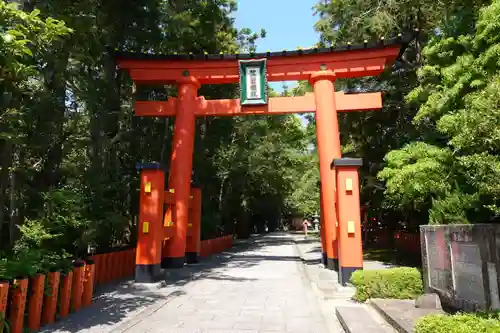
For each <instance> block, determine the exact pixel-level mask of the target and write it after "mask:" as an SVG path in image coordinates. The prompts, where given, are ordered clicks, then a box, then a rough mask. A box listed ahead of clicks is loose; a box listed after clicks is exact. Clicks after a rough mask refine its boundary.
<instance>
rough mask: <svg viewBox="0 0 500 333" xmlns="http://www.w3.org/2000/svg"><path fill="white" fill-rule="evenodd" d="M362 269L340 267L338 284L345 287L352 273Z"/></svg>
mask: <svg viewBox="0 0 500 333" xmlns="http://www.w3.org/2000/svg"><path fill="white" fill-rule="evenodd" d="M360 269H363V267H342V266H341V267H340V272H339V283H340V284H341V285H343V286H345V285H346V284H347V283H348V282H349V281H350V280H351V275H352V273H354V272H356V271H357V270H360Z"/></svg>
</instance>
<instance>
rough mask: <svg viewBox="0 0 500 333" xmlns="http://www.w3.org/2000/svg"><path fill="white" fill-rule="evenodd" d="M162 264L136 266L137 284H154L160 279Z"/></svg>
mask: <svg viewBox="0 0 500 333" xmlns="http://www.w3.org/2000/svg"><path fill="white" fill-rule="evenodd" d="M160 273H161V266H160V264H152V265H135V282H138V283H153V282H157V281H158V280H159V279H160Z"/></svg>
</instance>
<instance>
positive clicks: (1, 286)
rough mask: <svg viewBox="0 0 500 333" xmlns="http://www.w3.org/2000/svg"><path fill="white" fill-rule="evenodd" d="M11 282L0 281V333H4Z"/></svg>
mask: <svg viewBox="0 0 500 333" xmlns="http://www.w3.org/2000/svg"><path fill="white" fill-rule="evenodd" d="M9 286H10V285H9V282H8V281H0V333H2V332H3V327H4V320H5V319H6V318H5V313H6V311H7V301H8V299H9V298H8V296H9Z"/></svg>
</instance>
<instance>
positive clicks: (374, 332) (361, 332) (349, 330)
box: [335, 306, 386, 333]
mask: <svg viewBox="0 0 500 333" xmlns="http://www.w3.org/2000/svg"><path fill="white" fill-rule="evenodd" d="M335 311H336V314H337V318H338V319H339V321H340V323H341V324H342V327H343V328H344V330H345V331H346V333H365V332H370V333H386V330H385V329H383V328H382V327H381V326H380V324H379V323H377V322H376V321H375V320H374V319H373V318H372V316H371V315H370V314H369V313H368V312H367V311H366V310H365V309H364V308H362V307H360V306H358V307H354V306H351V307H348V306H338V307H337V308H336V310H335Z"/></svg>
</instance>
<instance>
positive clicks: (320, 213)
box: [319, 182, 328, 267]
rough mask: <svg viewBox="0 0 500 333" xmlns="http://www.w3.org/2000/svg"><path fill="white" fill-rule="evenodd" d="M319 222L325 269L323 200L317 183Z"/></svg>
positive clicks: (326, 260) (322, 258) (322, 261)
mask: <svg viewBox="0 0 500 333" xmlns="http://www.w3.org/2000/svg"><path fill="white" fill-rule="evenodd" d="M319 186H320V189H319V204H320V207H319V215H320V216H319V221H320V238H321V263H322V264H323V265H324V266H325V267H326V266H327V265H328V256H327V254H326V251H327V250H326V239H325V217H324V211H325V209H324V208H323V198H322V196H323V195H322V194H321V182H319Z"/></svg>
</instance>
